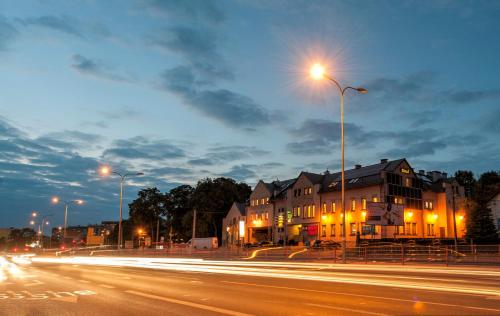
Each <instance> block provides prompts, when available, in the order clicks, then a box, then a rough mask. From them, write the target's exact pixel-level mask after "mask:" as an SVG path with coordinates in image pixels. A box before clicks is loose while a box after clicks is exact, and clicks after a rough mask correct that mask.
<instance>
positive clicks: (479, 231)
mask: <svg viewBox="0 0 500 316" xmlns="http://www.w3.org/2000/svg"><path fill="white" fill-rule="evenodd" d="M455 177H456V178H457V181H458V183H459V184H460V185H463V186H464V188H465V190H466V201H465V207H466V210H467V217H466V220H467V223H466V228H467V232H466V235H465V236H466V238H467V239H470V240H472V241H474V242H475V243H483V244H484V243H496V242H498V233H497V230H496V227H495V224H494V221H493V216H492V212H491V209H490V208H489V207H488V202H489V201H490V199H491V198H492V197H493V196H494V195H495V194H497V193H498V192H500V174H499V173H498V172H495V171H488V172H485V173H483V174H482V175H481V176H480V177H479V180H478V181H476V180H475V179H474V176H473V174H472V172H471V171H464V170H460V171H457V172H456V173H455ZM468 187H469V188H470V189H469V196H467V189H468Z"/></svg>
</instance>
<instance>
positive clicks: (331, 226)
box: [330, 224, 335, 236]
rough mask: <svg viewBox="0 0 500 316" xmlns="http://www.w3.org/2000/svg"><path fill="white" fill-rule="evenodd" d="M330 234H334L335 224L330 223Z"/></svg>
mask: <svg viewBox="0 0 500 316" xmlns="http://www.w3.org/2000/svg"><path fill="white" fill-rule="evenodd" d="M330 236H335V224H330Z"/></svg>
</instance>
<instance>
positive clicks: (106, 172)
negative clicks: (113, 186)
mask: <svg viewBox="0 0 500 316" xmlns="http://www.w3.org/2000/svg"><path fill="white" fill-rule="evenodd" d="M99 173H100V174H101V175H103V176H107V175H109V174H110V173H111V168H110V167H108V166H103V167H101V169H100V170H99Z"/></svg>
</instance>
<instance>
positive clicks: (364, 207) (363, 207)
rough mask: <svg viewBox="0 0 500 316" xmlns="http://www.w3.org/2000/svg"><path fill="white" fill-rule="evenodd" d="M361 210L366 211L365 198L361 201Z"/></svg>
mask: <svg viewBox="0 0 500 316" xmlns="http://www.w3.org/2000/svg"><path fill="white" fill-rule="evenodd" d="M361 209H362V210H366V199H365V198H362V199H361Z"/></svg>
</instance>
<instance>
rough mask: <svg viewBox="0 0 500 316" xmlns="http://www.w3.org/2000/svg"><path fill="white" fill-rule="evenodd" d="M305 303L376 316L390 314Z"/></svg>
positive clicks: (311, 304) (310, 304)
mask: <svg viewBox="0 0 500 316" xmlns="http://www.w3.org/2000/svg"><path fill="white" fill-rule="evenodd" d="M305 305H309V306H315V307H321V308H328V309H334V310H338V311H342V312H349V313H358V314H365V315H374V316H389V314H384V313H376V312H369V311H364V310H361V309H354V308H347V307H338V306H330V305H321V304H313V303H306V304H305Z"/></svg>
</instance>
